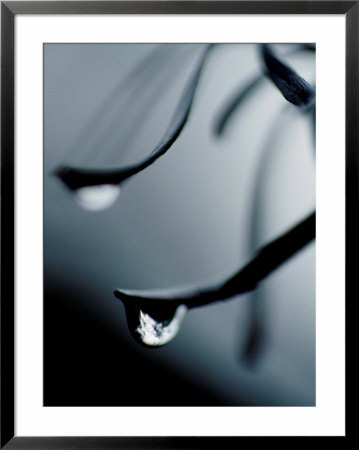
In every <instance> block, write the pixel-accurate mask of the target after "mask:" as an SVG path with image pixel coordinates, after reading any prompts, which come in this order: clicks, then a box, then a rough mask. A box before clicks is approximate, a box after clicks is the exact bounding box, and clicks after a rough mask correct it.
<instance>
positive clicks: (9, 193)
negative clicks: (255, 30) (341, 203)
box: [0, 1, 359, 449]
mask: <svg viewBox="0 0 359 450" xmlns="http://www.w3.org/2000/svg"><path fill="white" fill-rule="evenodd" d="M19 14H323V15H327V14H339V15H345V21H346V317H349V314H350V312H349V311H350V300H355V299H354V298H351V297H354V292H355V289H354V287H355V286H354V280H355V274H354V270H355V267H354V264H353V261H354V256H355V254H356V251H357V248H358V237H357V233H356V230H357V229H358V225H359V221H358V217H357V212H356V211H357V209H356V208H357V204H358V202H357V201H358V198H357V195H358V158H359V156H358V155H359V133H358V132H357V130H358V125H359V87H358V84H359V83H358V80H359V2H358V1H190V2H188V1H127V2H126V1H112V2H111V1H109V2H107V1H104V2H102V1H93V2H91V1H90V2H88V1H77V2H76V1H75V2H72V1H70V2H66V1H62V2H61V1H60V2H57V1H38V2H36V1H34V2H33V1H4V2H1V79H2V84H1V193H2V198H1V261H2V264H1V441H0V447H1V448H6V449H25V448H31V449H45V448H47V449H57V448H61V449H65V448H66V449H76V448H83V449H85V448H89V449H90V448H91V449H95V448H106V449H115V448H120V449H122V448H123V449H125V448H126V449H132V448H136V449H140V448H146V449H147V448H148V449H155V448H156V449H160V448H166V449H167V448H168V449H172V448H173V449H176V448H207V447H217V446H218V447H219V446H225V447H229V446H234V445H239V442H238V439H242V440H243V439H246V438H245V437H242V438H239V437H203V436H202V437H201V436H198V437H160V436H158V437H41V436H39V437H23V436H15V433H14V429H15V428H14V425H15V424H14V422H15V420H14V417H15V408H14V375H15V373H14V225H15V222H14V58H15V55H14V32H15V29H14V20H15V17H16V15H19ZM352 303H353V302H352ZM346 342H347V343H349V342H350V338H349V331H348V327H346ZM347 351H348V350H347ZM347 351H346V353H347ZM348 375H349V374H347V380H348ZM347 383H348V381H347ZM346 392H348V384H347V387H346ZM346 400H347V401H346V410H347V411H348V408H349V406H348V401H349V398H348V395H346ZM349 436H350V429H349V420H348V415H347V420H346V437H349ZM241 443H242V442H241Z"/></svg>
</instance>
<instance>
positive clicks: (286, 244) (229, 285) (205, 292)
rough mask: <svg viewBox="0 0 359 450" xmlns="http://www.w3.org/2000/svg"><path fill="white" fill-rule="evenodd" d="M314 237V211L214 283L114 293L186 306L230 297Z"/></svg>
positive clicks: (254, 283) (127, 298)
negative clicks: (172, 292) (235, 270)
mask: <svg viewBox="0 0 359 450" xmlns="http://www.w3.org/2000/svg"><path fill="white" fill-rule="evenodd" d="M313 239H315V212H313V213H312V214H310V215H309V216H308V217H307V218H305V219H304V220H303V221H302V222H300V223H299V224H297V225H296V226H294V227H293V228H291V229H290V230H289V231H287V232H286V233H284V234H282V235H281V236H279V237H278V238H277V239H274V240H273V241H271V242H270V243H269V244H267V245H265V246H264V247H262V248H261V249H260V250H259V251H258V252H257V254H256V256H255V257H254V258H253V259H252V260H251V261H250V262H249V263H248V264H247V265H246V266H244V267H243V268H242V269H241V270H239V271H238V272H237V273H235V274H234V275H233V276H232V277H230V278H229V279H228V280H226V281H224V282H222V283H219V284H217V285H215V286H209V287H205V288H200V289H183V290H177V292H176V294H171V293H170V291H169V290H167V289H164V290H163V291H161V292H160V293H156V294H152V293H151V291H148V292H146V291H145V292H140V291H127V290H121V289H116V290H115V292H114V294H115V295H116V297H118V298H119V299H120V300H122V301H123V302H133V303H135V304H137V305H138V306H139V307H141V306H142V307H160V305H161V304H163V305H166V304H167V305H168V302H171V304H172V305H176V304H178V305H180V304H184V305H186V306H187V307H188V308H195V307H198V306H203V305H207V304H209V303H213V302H216V301H222V300H227V299H230V298H232V297H234V296H236V295H239V294H243V293H245V292H249V291H252V290H254V289H255V288H256V287H257V285H258V284H259V283H260V282H261V281H262V280H264V279H265V278H266V277H267V276H268V275H269V274H270V273H271V272H273V271H274V270H275V269H277V268H278V267H279V266H280V265H281V264H282V263H284V262H285V261H287V260H288V259H289V258H290V257H291V256H293V255H294V254H295V253H297V252H298V251H299V250H301V249H302V248H303V247H305V246H306V245H307V244H309V243H310V242H311V241H312V240H313Z"/></svg>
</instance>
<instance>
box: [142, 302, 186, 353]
mask: <svg viewBox="0 0 359 450" xmlns="http://www.w3.org/2000/svg"><path fill="white" fill-rule="evenodd" d="M186 312H187V307H186V306H185V305H180V306H178V308H177V309H176V312H175V314H174V316H173V317H172V318H171V319H170V320H163V321H158V320H155V319H154V318H153V317H151V316H150V314H148V313H146V312H144V311H142V310H141V309H140V310H139V318H138V320H139V324H138V326H137V328H135V330H134V332H135V333H137V334H138V336H139V339H140V340H141V342H142V343H143V344H145V345H148V346H150V347H159V346H161V345H165V344H167V343H168V342H170V341H171V340H172V339H173V338H174V337H175V336H176V335H177V333H178V332H179V330H180V327H181V324H182V321H183V319H184V317H185V315H186Z"/></svg>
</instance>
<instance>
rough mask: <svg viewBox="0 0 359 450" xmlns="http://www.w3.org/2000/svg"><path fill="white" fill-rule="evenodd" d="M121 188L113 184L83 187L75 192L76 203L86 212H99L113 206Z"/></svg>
mask: <svg viewBox="0 0 359 450" xmlns="http://www.w3.org/2000/svg"><path fill="white" fill-rule="evenodd" d="M120 192H121V188H120V187H119V186H117V185H113V184H103V185H100V186H85V187H83V188H80V189H77V190H76V191H75V199H76V202H77V203H78V204H79V205H80V206H81V207H82V208H84V209H86V210H88V211H101V210H103V209H106V208H108V207H110V206H111V205H113V204H114V203H115V201H116V200H117V198H118V197H119V195H120Z"/></svg>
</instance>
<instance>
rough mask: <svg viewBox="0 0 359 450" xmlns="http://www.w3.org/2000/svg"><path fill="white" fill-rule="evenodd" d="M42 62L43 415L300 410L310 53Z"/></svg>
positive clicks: (122, 51)
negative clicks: (110, 409)
mask: <svg viewBox="0 0 359 450" xmlns="http://www.w3.org/2000/svg"><path fill="white" fill-rule="evenodd" d="M43 64H44V72H43V75H44V79H43V93H44V199H43V206H44V317H43V320H44V372H43V374H44V406H138V407H143V406H174V407H176V406H315V404H316V395H315V392H316V391H315V388H316V386H315V370H316V365H315V362H316V352H315V350H316V349H315V319H316V317H315V105H316V101H315V99H316V97H315V87H316V79H315V64H316V51H315V44H311V43H290V44H277V43H253V44H237V43H228V44H217V43H204V44H191V43H186V44H173V43H168V44H152V43H143V44H119V43H106V44H104V43H84V44H81V43H49V44H44V46H43Z"/></svg>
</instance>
